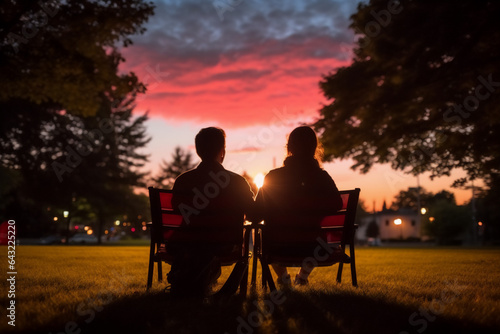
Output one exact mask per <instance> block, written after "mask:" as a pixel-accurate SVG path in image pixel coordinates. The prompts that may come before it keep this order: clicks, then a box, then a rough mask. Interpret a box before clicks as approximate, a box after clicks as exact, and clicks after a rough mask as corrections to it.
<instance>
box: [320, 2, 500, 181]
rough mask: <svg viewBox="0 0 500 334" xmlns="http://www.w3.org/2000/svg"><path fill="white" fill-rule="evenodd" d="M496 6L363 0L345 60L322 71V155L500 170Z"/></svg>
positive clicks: (476, 171) (474, 171) (479, 174)
mask: <svg viewBox="0 0 500 334" xmlns="http://www.w3.org/2000/svg"><path fill="white" fill-rule="evenodd" d="M498 17H500V2H498V1H485V0H464V1H445V0H440V1H414V0H413V1H410V0H399V1H387V0H370V1H369V2H368V3H361V4H360V5H359V6H358V10H357V12H356V13H355V14H354V15H352V17H351V20H352V23H351V25H350V27H351V28H352V29H353V30H354V31H355V32H356V33H357V34H358V36H359V39H358V40H357V43H356V46H355V48H354V59H353V62H352V64H351V65H350V66H347V67H342V68H339V69H337V70H336V71H335V72H334V73H330V74H328V75H325V76H324V78H323V80H322V81H321V82H320V87H321V89H322V91H323V93H324V95H325V97H326V98H328V99H329V100H330V101H331V103H329V104H327V105H325V106H324V107H323V108H322V109H321V111H320V113H321V115H320V119H319V120H318V121H317V122H316V123H315V127H316V129H317V130H318V131H319V132H320V134H321V140H322V143H323V146H324V148H325V158H326V159H327V160H331V159H334V158H352V159H353V160H354V162H355V163H354V165H353V168H354V169H360V170H361V171H362V172H367V171H368V170H369V169H370V168H371V167H372V166H373V164H375V163H389V164H390V165H391V166H392V167H393V168H394V169H399V170H404V171H406V172H410V173H413V174H418V173H422V172H424V171H430V172H431V175H432V176H440V175H449V174H450V172H451V171H452V170H453V169H456V168H461V169H464V170H465V171H466V172H467V174H468V176H469V178H470V179H474V178H483V179H485V180H486V181H487V182H488V181H491V180H492V179H493V178H494V177H495V175H498V174H499V173H500V141H498V138H499V137H500V95H499V94H498V92H499V91H500V89H499V87H500V73H499V72H498V64H499V59H500V25H498Z"/></svg>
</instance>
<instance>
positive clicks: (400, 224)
mask: <svg viewBox="0 0 500 334" xmlns="http://www.w3.org/2000/svg"><path fill="white" fill-rule="evenodd" d="M394 225H396V226H398V225H399V226H401V227H400V229H401V240H403V220H401V218H396V219H394Z"/></svg>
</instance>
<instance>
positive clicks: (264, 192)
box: [254, 126, 342, 285]
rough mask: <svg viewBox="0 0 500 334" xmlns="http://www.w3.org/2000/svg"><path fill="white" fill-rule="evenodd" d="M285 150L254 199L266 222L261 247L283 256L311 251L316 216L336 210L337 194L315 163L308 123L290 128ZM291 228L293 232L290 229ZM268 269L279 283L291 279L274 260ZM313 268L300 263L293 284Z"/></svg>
mask: <svg viewBox="0 0 500 334" xmlns="http://www.w3.org/2000/svg"><path fill="white" fill-rule="evenodd" d="M287 152H288V156H287V158H286V159H285V161H284V163H283V167H281V168H277V169H274V170H272V171H270V172H269V173H268V174H267V175H266V177H265V180H264V185H263V186H262V188H261V189H260V191H259V193H258V195H257V198H256V208H257V212H258V217H257V220H262V219H263V220H264V221H265V224H266V230H265V232H264V238H265V239H264V245H263V247H267V249H268V250H270V251H271V253H272V254H275V255H276V254H278V256H279V253H280V252H283V255H284V256H285V255H287V254H292V255H297V256H302V255H304V256H305V255H308V256H313V253H314V249H315V248H316V247H317V246H318V243H317V241H316V238H317V235H318V229H319V228H320V225H319V224H320V220H321V216H322V215H327V214H331V213H334V212H337V211H338V210H340V209H341V208H342V199H341V197H340V193H339V191H338V189H337V186H336V185H335V182H334V181H333V179H332V178H331V177H330V175H329V174H328V173H327V172H326V171H325V170H323V169H322V168H321V166H320V161H321V158H322V153H323V151H322V149H321V146H320V145H319V143H318V139H317V137H316V133H315V132H314V131H313V130H312V129H311V128H310V127H308V126H300V127H298V128H296V129H294V130H293V131H292V132H291V133H290V135H289V137H288V144H287ZM294 217H297V219H295V218H294ZM304 217H310V219H304ZM254 221H255V220H254ZM304 224H307V225H306V226H304ZM296 227H299V228H298V229H297V230H296V231H298V232H295V233H294V228H296ZM304 228H305V229H304ZM309 228H310V229H309ZM307 230H310V232H311V233H310V239H308V238H309V236H308V233H307ZM294 238H296V240H300V241H301V245H302V246H301V247H294V246H292V247H290V245H293V240H294ZM266 240H267V242H266ZM304 241H306V242H305V243H304ZM284 245H288V246H287V247H283V246H284ZM273 269H274V271H275V272H276V274H277V275H278V284H280V285H289V284H291V281H290V275H289V274H288V271H287V268H286V267H283V266H280V265H276V264H273ZM312 269H313V268H312V267H307V266H304V265H303V266H302V268H301V270H300V272H299V273H298V274H297V276H296V277H295V284H296V285H305V284H307V283H308V276H309V274H310V273H311V271H312Z"/></svg>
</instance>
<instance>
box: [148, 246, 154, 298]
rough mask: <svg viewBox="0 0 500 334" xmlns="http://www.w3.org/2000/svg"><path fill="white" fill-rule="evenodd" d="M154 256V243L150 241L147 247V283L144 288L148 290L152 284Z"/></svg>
mask: <svg viewBox="0 0 500 334" xmlns="http://www.w3.org/2000/svg"><path fill="white" fill-rule="evenodd" d="M154 256H155V244H154V243H153V242H152V243H151V246H150V249H149V267H148V283H147V285H146V290H149V288H151V285H153V272H154V270H155V261H154Z"/></svg>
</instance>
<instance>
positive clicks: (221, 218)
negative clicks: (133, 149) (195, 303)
mask: <svg viewBox="0 0 500 334" xmlns="http://www.w3.org/2000/svg"><path fill="white" fill-rule="evenodd" d="M148 189H149V200H150V205H151V220H152V223H151V224H150V232H151V245H150V252H149V268H148V281H147V289H149V288H151V286H152V283H153V273H154V264H155V263H156V264H157V272H158V281H159V282H161V281H162V276H163V274H162V262H166V263H168V264H172V261H173V260H174V256H173V255H172V254H170V253H169V252H168V251H167V249H168V248H169V247H168V245H169V243H175V244H182V243H196V242H200V241H203V242H207V240H209V241H210V242H213V243H214V244H217V245H228V246H231V247H228V249H231V251H230V252H227V253H224V254H219V256H218V257H219V260H220V262H221V264H222V265H223V266H229V265H233V264H236V265H235V267H234V269H233V271H232V273H231V275H230V277H229V279H228V280H227V282H226V284H224V286H223V287H222V288H221V292H223V291H229V290H232V289H233V285H235V282H236V284H239V287H240V294H243V295H244V294H246V290H247V281H248V251H247V250H248V243H249V236H250V233H249V232H250V227H251V225H250V224H247V225H244V221H240V222H238V221H235V215H233V214H231V208H227V210H220V209H219V210H217V211H216V212H213V213H209V212H204V213H203V214H198V215H195V216H193V217H190V218H191V219H190V221H189V224H187V223H186V222H185V220H184V219H183V216H182V215H181V214H180V213H179V212H177V211H175V210H174V209H173V207H172V202H171V201H172V195H173V194H172V191H171V190H165V189H158V188H154V187H149V188H148ZM214 200H216V199H214ZM217 201H218V202H219V205H217V203H215V204H216V206H218V207H219V208H224V205H225V201H224V199H223V198H221V199H217ZM226 206H227V205H226ZM222 212H224V214H221V213H222ZM227 226H234V228H231V229H228V228H227ZM236 289H237V286H236Z"/></svg>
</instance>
